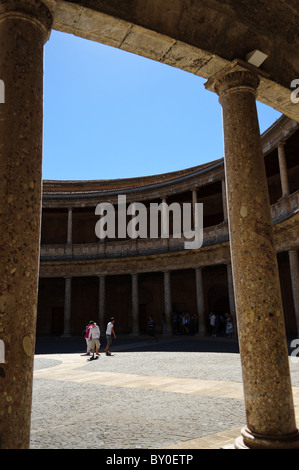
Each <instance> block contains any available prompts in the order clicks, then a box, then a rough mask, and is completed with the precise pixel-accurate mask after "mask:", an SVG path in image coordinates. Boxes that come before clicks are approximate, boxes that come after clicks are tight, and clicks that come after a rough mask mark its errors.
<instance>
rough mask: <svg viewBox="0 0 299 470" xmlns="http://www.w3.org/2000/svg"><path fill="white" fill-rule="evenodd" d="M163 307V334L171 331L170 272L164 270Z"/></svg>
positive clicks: (168, 333)
mask: <svg viewBox="0 0 299 470" xmlns="http://www.w3.org/2000/svg"><path fill="white" fill-rule="evenodd" d="M164 309H165V334H166V335H170V334H171V333H172V318H171V314H172V300H171V283H170V272H169V271H165V272H164Z"/></svg>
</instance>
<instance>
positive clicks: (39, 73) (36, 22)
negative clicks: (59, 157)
mask: <svg viewBox="0 0 299 470" xmlns="http://www.w3.org/2000/svg"><path fill="white" fill-rule="evenodd" d="M51 24H52V19H51V14H50V12H49V10H48V9H47V8H46V6H45V5H43V4H42V3H41V2H39V1H35V2H33V1H30V0H28V1H23V0H18V1H6V2H1V4H0V51H1V54H0V71H1V72H0V73H1V77H0V78H1V80H3V81H4V83H5V103H4V104H0V136H1V146H0V175H1V185H0V239H1V247H0V278H1V286H0V339H1V341H3V342H4V344H5V363H4V364H1V367H0V372H1V373H0V376H1V377H0V446H1V448H2V449H21V448H28V446H29V438H30V417H31V401H32V377H33V356H34V348H35V330H36V315H37V289H38V272H39V250H40V220H41V195H42V188H41V179H42V135H43V46H44V43H45V41H46V40H47V38H48V34H49V31H50V29H51Z"/></svg>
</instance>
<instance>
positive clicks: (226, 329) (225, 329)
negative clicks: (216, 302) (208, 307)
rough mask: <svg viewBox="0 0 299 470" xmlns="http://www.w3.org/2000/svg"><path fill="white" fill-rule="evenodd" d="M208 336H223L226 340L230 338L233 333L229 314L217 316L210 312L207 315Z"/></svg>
mask: <svg viewBox="0 0 299 470" xmlns="http://www.w3.org/2000/svg"><path fill="white" fill-rule="evenodd" d="M209 327H210V335H211V336H214V337H216V336H217V335H218V334H220V335H221V334H225V336H226V338H232V336H233V333H234V326H233V320H232V317H231V315H230V314H229V313H225V314H224V315H222V314H217V313H213V312H211V313H210V315H209Z"/></svg>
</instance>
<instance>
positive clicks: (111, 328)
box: [105, 317, 116, 356]
mask: <svg viewBox="0 0 299 470" xmlns="http://www.w3.org/2000/svg"><path fill="white" fill-rule="evenodd" d="M114 322H115V320H114V317H111V318H110V322H109V323H108V324H107V329H106V340H107V345H106V348H105V352H106V356H111V353H110V352H109V346H110V344H112V334H113V336H114V339H116V335H115V332H114Z"/></svg>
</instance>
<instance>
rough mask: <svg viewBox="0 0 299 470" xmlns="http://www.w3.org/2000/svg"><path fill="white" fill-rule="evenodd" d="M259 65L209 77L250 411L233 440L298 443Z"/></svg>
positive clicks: (251, 444) (249, 444)
mask: <svg viewBox="0 0 299 470" xmlns="http://www.w3.org/2000/svg"><path fill="white" fill-rule="evenodd" d="M255 71H256V69H255V68H254V67H250V66H247V65H246V64H244V63H243V62H239V61H234V62H233V63H232V64H230V66H229V67H227V68H225V69H224V70H222V71H221V72H220V73H218V74H217V75H216V76H215V77H213V79H211V80H209V81H208V82H207V83H206V87H207V88H208V89H213V90H214V91H216V92H217V93H218V94H219V101H220V103H221V105H222V112H223V128H224V148H225V174H226V180H227V192H228V195H227V196H228V211H229V213H228V215H229V233H230V248H231V258H232V271H233V280H234V291H235V301H236V313H237V318H238V333H239V345H240V356H241V363H242V372H243V385H244V398H245V407H246V418H247V426H246V427H245V428H244V429H243V430H242V436H241V437H240V438H238V439H237V440H236V443H235V446H236V447H238V448H240V447H245V448H261V449H265V448H292V447H294V448H298V447H299V433H298V430H297V428H296V422H295V413H294V405H293V396H292V388H291V379H290V371H289V362H288V351H287V342H286V335H285V326H284V315H283V310H282V302H281V294H280V284H279V276H278V267H277V261H276V253H275V249H274V243H273V230H272V220H271V212H270V201H269V195H268V188H267V178H266V172H265V166H264V158H263V152H262V146H261V139H260V130H259V124H258V117H257V111H256V101H255V100H256V89H257V87H258V84H259V78H258V76H257V75H256V73H255Z"/></svg>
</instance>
